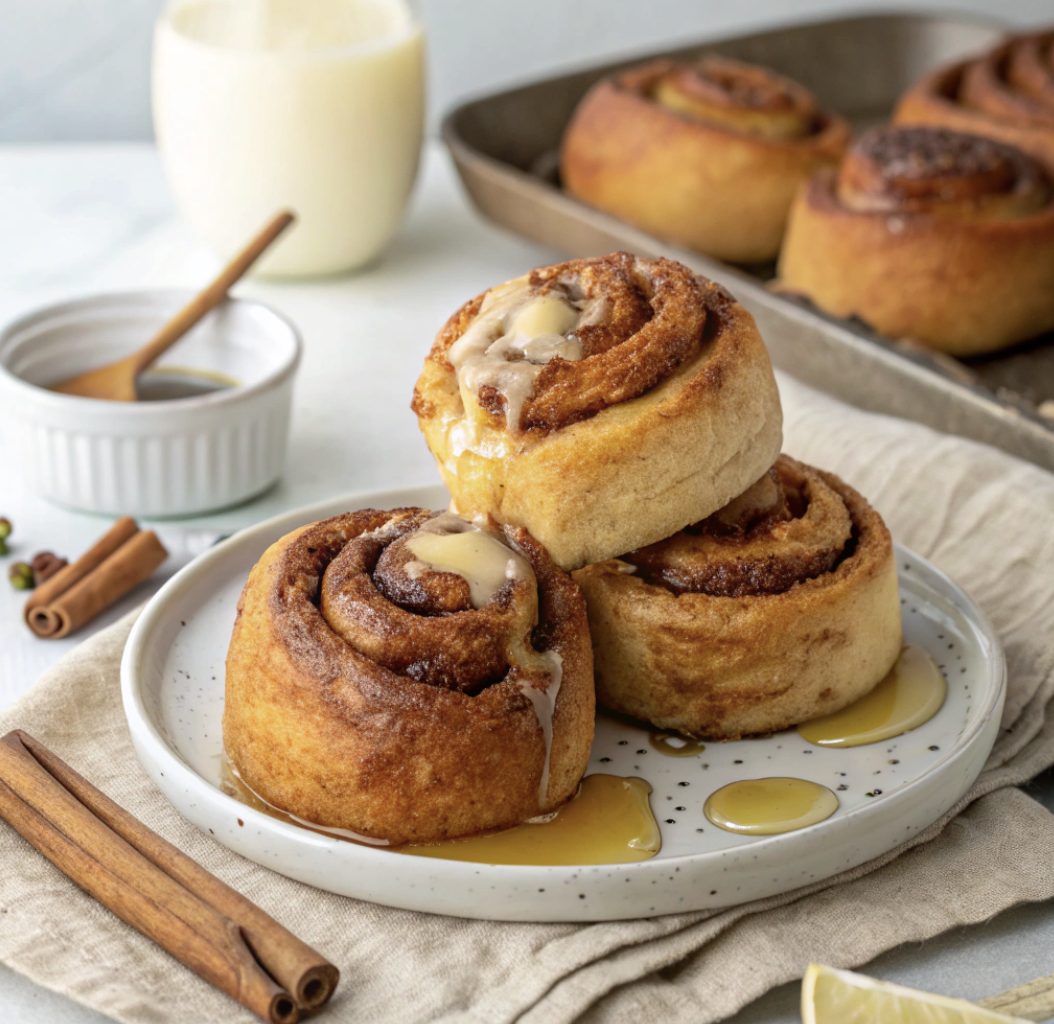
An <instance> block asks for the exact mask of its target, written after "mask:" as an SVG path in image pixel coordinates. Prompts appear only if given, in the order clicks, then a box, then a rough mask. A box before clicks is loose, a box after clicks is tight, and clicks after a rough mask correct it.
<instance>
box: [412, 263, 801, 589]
mask: <svg viewBox="0 0 1054 1024" xmlns="http://www.w3.org/2000/svg"><path fill="white" fill-rule="evenodd" d="M413 409H414V411H415V412H416V413H417V416H418V421H419V423H420V426H421V429H422V431H423V432H424V434H425V438H426V440H427V442H428V446H429V448H430V449H431V450H432V454H433V455H434V456H435V459H436V463H437V465H438V467H439V472H440V473H441V474H442V476H443V479H444V481H445V482H446V484H447V487H448V488H449V489H450V493H451V494H452V495H453V500H454V503H455V506H456V507H457V508H458V509H459V510H461V511H465V512H468V511H472V512H483V513H488V514H490V515H491V516H493V517H494V519H495V520H497V521H498V522H503V523H509V524H512V525H515V526H522V527H524V528H526V529H527V530H529V531H530V532H531V534H533V535H534V536H535V537H536V538H537V539H538V540H539V541H541V543H542V544H544V545H545V547H546V548H547V549H548V551H549V553H550V555H551V556H552V558H553V560H554V561H555V562H556V563H557V564H558V565H560V566H562V567H563V568H565V569H570V568H575V567H577V566H581V565H585V564H586V563H588V562H595V561H598V560H600V559H603V558H610V557H611V556H612V555H616V554H620V553H621V552H623V551H626V550H628V549H630V548H633V547H640V546H642V545H644V544H650V543H651V542H652V541H656V540H659V539H661V538H662V537H666V536H669V535H670V534H671V533H674V532H675V531H677V530H679V529H681V528H682V527H684V526H687V525H688V524H689V523H692V522H696V521H697V520H699V519H701V518H705V517H706V516H708V515H709V514H710V513H711V512H713V511H715V510H716V509H718V508H720V507H721V506H722V505H724V504H726V503H727V502H728V501H729V500H730V499H731V498H732V497H734V496H735V495H736V494H738V493H739V492H740V491H742V490H743V489H744V488H745V487H746V486H747V485H748V484H749V483H750V482H751V481H752V480H754V479H756V478H757V477H758V476H759V475H760V474H761V473H763V472H764V470H765V467H766V466H769V465H771V464H772V460H773V459H774V458H775V457H776V455H777V454H778V453H779V447H780V440H781V427H782V417H781V412H780V405H779V394H778V392H777V390H776V382H775V379H774V377H773V375H772V367H771V365H770V363H769V357H768V352H767V350H766V349H765V344H764V342H763V341H762V340H761V336H760V335H759V334H758V331H757V327H756V326H755V325H754V321H753V318H752V317H751V316H750V314H749V313H747V312H746V310H744V309H743V307H742V306H740V305H739V304H738V303H737V302H736V301H735V300H734V299H733V298H732V297H731V296H730V295H729V294H728V293H727V292H726V291H725V290H724V289H723V288H721V287H720V286H719V285H716V284H714V283H713V282H712V281H709V280H707V279H706V278H703V277H699V276H698V275H696V274H694V273H693V272H692V271H690V270H689V269H688V268H687V267H684V266H682V265H681V264H679V263H675V262H673V261H671V260H665V259H659V260H643V259H638V258H637V257H635V256H631V255H629V254H628V253H615V254H613V255H611V256H605V257H601V258H596V259H584V260H571V261H570V262H568V263H561V264H558V265H556V266H552V267H542V268H540V269H538V270H533V271H531V273H530V274H528V275H526V276H525V277H521V278H517V279H516V280H514V281H509V282H508V283H506V284H503V285H499V286H498V287H497V288H492V289H491V290H490V291H488V292H484V293H483V294H482V295H479V296H477V297H476V298H475V299H472V300H471V301H470V302H467V303H466V304H465V305H464V306H462V307H461V309H459V310H458V311H457V312H456V313H455V314H454V315H453V316H452V317H451V318H450V320H448V321H447V323H446V325H445V326H444V327H443V329H442V330H441V331H440V332H439V335H438V337H437V338H436V341H435V344H434V346H433V348H432V351H431V353H430V354H429V356H428V358H427V359H426V360H425V365H424V370H423V371H422V373H421V376H420V379H419V380H418V382H417V387H416V389H415V391H414V399H413Z"/></svg>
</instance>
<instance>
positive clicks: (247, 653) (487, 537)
mask: <svg viewBox="0 0 1054 1024" xmlns="http://www.w3.org/2000/svg"><path fill="white" fill-rule="evenodd" d="M593 714H594V697H593V659H592V652H591V650H590V643H589V631H588V625H587V622H586V613H585V606H584V603H583V600H582V594H581V592H580V591H579V589H578V587H577V586H576V585H575V584H574V583H573V582H572V581H571V579H570V577H569V576H567V575H566V574H565V573H564V572H562V571H561V570H559V569H558V568H556V567H555V566H554V565H553V563H552V561H551V560H550V558H549V556H548V555H547V554H546V551H545V549H544V548H543V547H542V545H541V544H539V543H538V541H537V540H535V539H534V538H533V537H531V536H530V534H528V533H527V531H526V530H523V529H519V528H516V527H505V529H504V531H496V530H493V529H491V528H490V527H489V526H487V525H486V524H484V523H482V522H478V521H471V522H470V521H468V520H466V519H462V518H461V517H459V516H456V515H453V514H451V513H443V514H438V515H437V514H436V513H434V512H430V511H427V510H424V509H415V508H408V509H396V510H395V511H393V512H382V511H375V510H373V509H367V510H364V511H361V512H352V513H348V514H346V515H340V516H335V517H334V518H332V519H325V520H323V521H321V522H318V523H312V524H311V525H309V526H305V527H303V528H301V529H299V530H296V531H294V532H293V533H290V534H288V535H286V536H285V537H283V538H282V539H281V540H279V541H278V542H277V543H276V544H273V545H272V546H271V547H270V548H269V549H268V550H267V551H266V552H265V554H264V555H263V557H262V558H261V559H260V561H259V562H258V563H257V565H256V567H255V568H254V569H253V570H252V573H251V574H250V576H249V579H248V582H247V583H246V584H245V590H244V592H243V593H242V597H241V601H240V602H239V605H238V618H237V621H236V623H235V626H234V633H233V635H232V637H231V643H230V649H229V652H228V655H227V679H226V706H225V709H224V715H223V739H224V745H225V747H226V751H227V755H228V757H229V759H230V761H231V762H232V764H233V767H234V769H235V770H236V772H237V774H238V776H239V777H240V779H241V781H242V782H243V783H244V784H245V785H246V786H248V787H249V789H251V790H252V791H253V792H254V793H255V794H257V795H258V796H259V797H260V798H262V799H263V800H265V801H266V802H267V803H269V804H271V805H273V806H274V807H277V808H279V809H281V810H282V811H285V812H286V813H287V814H290V815H292V816H294V817H296V818H299V819H301V820H303V821H305V822H306V823H308V824H314V825H319V826H324V827H327V828H336V829H342V830H348V831H350V832H352V833H354V834H355V835H356V836H358V837H360V838H362V839H365V840H367V841H371V842H382V843H390V844H393V845H394V844H398V843H431V842H436V841H439V840H443V839H451V838H455V837H458V836H466V835H471V834H474V833H478V832H484V831H487V830H491V829H500V828H506V827H509V826H512V825H517V824H519V823H521V822H523V821H525V820H527V819H529V818H532V817H535V816H536V815H539V814H545V813H548V812H550V811H553V810H554V809H556V808H557V807H559V806H560V805H561V804H562V803H563V802H564V801H565V800H567V799H569V798H570V797H571V796H572V795H573V794H574V793H575V790H576V789H577V787H578V783H579V780H580V779H581V777H582V775H583V773H584V772H585V768H586V764H587V762H588V758H589V748H590V745H591V743H592V739H593Z"/></svg>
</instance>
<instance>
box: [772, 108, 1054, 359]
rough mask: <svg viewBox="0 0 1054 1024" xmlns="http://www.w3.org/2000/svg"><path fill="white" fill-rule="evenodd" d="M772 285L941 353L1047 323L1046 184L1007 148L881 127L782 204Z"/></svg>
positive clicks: (1049, 203) (1051, 239)
mask: <svg viewBox="0 0 1054 1024" xmlns="http://www.w3.org/2000/svg"><path fill="white" fill-rule="evenodd" d="M778 287H779V288H780V289H781V290H783V291H785V292H790V293H795V294H800V295H804V296H806V297H808V298H809V299H811V300H812V301H813V302H814V303H815V304H816V305H817V306H818V307H819V308H820V309H822V310H824V311H826V312H828V313H830V314H832V315H834V316H840V317H849V316H857V317H859V318H860V319H861V320H863V321H864V322H865V323H867V324H869V325H870V326H871V327H873V328H874V329H875V330H877V331H879V332H880V333H882V334H885V335H887V336H889V337H893V338H912V339H915V340H916V341H919V342H922V343H923V344H925V345H929V346H931V347H932V348H936V349H940V350H943V351H945V352H948V353H951V354H952V355H959V356H969V355H975V354H980V353H984V352H990V351H994V350H996V349H999V348H1002V347H1005V346H1007V345H1010V344H1013V343H1015V342H1018V341H1023V340H1025V339H1026V338H1030V337H1033V336H1035V335H1037V334H1041V333H1042V332H1044V331H1046V330H1049V329H1051V328H1054V186H1052V182H1051V177H1050V174H1049V173H1048V172H1047V171H1046V169H1045V168H1044V167H1043V166H1042V165H1041V164H1039V163H1038V162H1037V161H1035V160H1033V159H1032V158H1031V157H1029V156H1027V155H1026V154H1025V153H1022V152H1021V151H1020V150H1017V149H1014V148H1013V147H1010V146H1006V145H1003V144H1002V143H999V142H995V141H993V140H991V139H986V138H981V137H979V136H976V135H965V134H962V133H959V132H952V131H947V130H945V129H940V128H900V127H893V128H878V129H874V130H873V131H871V132H868V133H867V134H866V135H864V136H862V137H861V138H860V139H859V140H857V142H856V143H855V144H854V145H853V147H852V149H851V150H850V152H849V154H848V155H847V156H846V159H845V161H844V162H843V163H842V165H841V167H840V169H839V170H838V172H837V173H835V172H834V171H829V170H828V171H821V172H819V173H818V174H817V175H816V176H815V177H814V178H813V179H812V181H811V182H809V184H808V185H807V186H806V187H804V188H803V189H802V191H801V192H800V193H799V194H798V197H797V199H796V200H795V204H794V208H793V210H792V211H791V219H790V224H789V226H788V230H787V238H786V240H785V241H784V245H783V251H782V252H781V254H780V261H779V282H778Z"/></svg>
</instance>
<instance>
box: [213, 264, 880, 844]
mask: <svg viewBox="0 0 1054 1024" xmlns="http://www.w3.org/2000/svg"><path fill="white" fill-rule="evenodd" d="M413 408H414V410H415V411H416V413H417V416H418V419H419V422H420V426H421V429H422V430H423V431H424V434H425V438H426V440H427V442H428V444H429V446H430V448H431V449H432V452H433V454H434V455H435V457H436V463H437V465H438V466H439V470H440V472H441V473H442V475H443V479H444V480H445V481H446V483H447V485H448V487H449V489H450V493H451V495H452V496H453V503H452V504H453V509H452V510H450V511H446V512H442V513H437V512H433V511H429V510H425V509H417V508H403V509H395V510H393V511H379V510H375V509H365V510H361V511H351V512H348V513H347V514H344V515H339V516H335V517H333V518H332V519H326V520H324V521H322V522H318V523H311V524H309V525H307V526H304V527H302V528H301V529H299V530H297V531H295V532H293V533H290V534H288V535H287V536H285V537H283V538H282V539H281V540H279V541H278V542H277V543H275V544H273V545H272V546H271V547H270V548H269V549H268V550H267V551H266V552H265V553H264V555H263V557H262V558H261V559H260V561H259V563H258V564H257V565H256V567H255V568H254V569H253V570H252V573H251V574H250V576H249V579H248V582H247V583H246V585H245V589H244V592H243V594H242V598H241V602H240V604H239V609H238V618H237V621H236V624H235V627H234V633H233V636H232V637H231V643H230V649H229V652H228V657H227V681H226V707H225V712H224V719H223V733H224V743H225V746H226V750H227V754H228V757H229V759H230V762H231V765H232V767H233V769H234V771H235V772H236V774H237V776H238V777H239V779H240V780H241V782H242V783H243V784H244V785H245V786H247V787H248V788H249V789H250V790H251V791H253V793H255V794H256V795H257V796H258V797H259V798H260V799H262V800H263V801H265V802H266V803H268V804H270V805H272V806H273V807H275V808H278V809H280V810H281V811H283V812H285V813H286V814H287V815H291V816H292V817H293V818H294V819H299V820H301V821H303V822H305V823H308V824H312V825H316V826H322V827H328V828H335V829H341V830H346V831H347V832H350V833H351V834H352V835H353V836H354V837H357V838H359V839H362V840H364V841H367V842H374V843H382V844H393V845H395V844H405V843H409V844H420V843H435V842H438V841H442V840H447V839H457V838H461V837H467V836H471V835H475V834H479V833H485V832H489V831H493V830H497V829H505V828H509V827H512V826H515V825H517V824H520V823H522V822H524V821H527V820H529V819H532V818H535V817H537V816H538V815H544V814H549V813H551V812H553V811H556V810H558V809H559V808H560V806H561V805H562V804H563V803H565V802H566V801H568V800H569V799H571V798H572V797H573V796H574V795H575V793H576V792H577V789H578V786H579V782H580V781H581V779H582V776H583V774H584V772H585V770H586V766H587V764H588V761H589V751H590V746H591V743H592V739H593V722H594V711H595V703H596V701H597V700H599V702H600V703H601V704H603V705H604V706H606V707H608V708H610V709H612V710H614V711H618V712H623V713H626V714H629V715H633V716H635V717H637V718H640V719H644V720H646V721H649V722H653V723H655V724H656V725H659V726H661V727H662V728H666V729H678V730H680V731H682V732H684V733H687V734H691V735H697V736H707V737H712V738H715V739H731V738H736V737H740V736H746V735H752V734H756V733H763V732H771V731H773V730H777V729H783V728H786V727H787V726H790V725H792V724H796V723H798V722H801V721H802V720H804V719H808V718H812V717H815V716H819V715H823V714H827V713H829V712H832V711H835V710H838V709H839V708H841V707H843V706H845V705H846V704H848V703H849V702H850V701H852V700H854V699H856V698H857V697H859V696H861V695H862V694H864V693H866V692H867V691H868V690H869V689H871V688H872V687H873V686H874V685H875V684H876V683H878V681H879V680H881V679H882V678H883V676H884V675H885V674H886V673H887V672H888V670H889V669H890V667H891V666H892V664H893V662H894V661H895V660H896V658H897V655H898V653H899V651H900V643H901V636H900V604H899V598H898V594H897V579H896V569H895V566H894V562H893V549H892V544H891V541H890V538H889V533H888V531H887V530H886V528H885V526H884V525H883V523H882V520H881V518H880V517H879V516H878V514H877V513H876V512H875V511H874V510H873V509H871V508H870V506H869V505H868V504H867V502H866V501H865V500H864V499H863V498H862V497H861V496H860V495H859V494H857V493H856V492H855V491H854V490H853V489H852V488H851V487H848V486H847V485H846V484H844V483H842V481H840V480H839V479H838V478H837V477H834V476H831V475H830V474H827V473H824V472H822V471H820V470H815V469H812V468H810V467H808V466H804V465H802V464H800V463H797V462H795V461H794V460H793V459H790V458H787V457H785V456H780V455H779V448H780V440H781V426H782V418H781V412H780V405H779V396H778V393H777V390H776V383H775V379H774V377H773V374H772V368H771V366H770V364H769V359H768V355H767V352H766V350H765V346H764V343H763V342H762V340H761V337H760V335H759V334H758V331H757V327H756V326H755V324H754V321H753V319H752V318H751V316H750V314H749V313H747V312H746V311H745V310H744V309H743V308H742V307H741V306H740V305H739V304H738V303H737V302H736V301H735V300H734V299H733V298H732V297H731V296H730V295H729V294H728V293H727V292H726V291H725V290H724V289H723V288H721V287H719V286H718V285H715V284H714V283H713V282H711V281H708V280H707V279H706V278H703V277H700V276H698V275H697V274H694V273H693V272H692V271H690V270H689V269H688V268H686V267H684V266H682V265H680V264H679V263H675V262H672V261H670V260H664V259H658V260H644V259H639V258H637V257H634V256H631V255H628V254H627V253H615V254H613V255H610V256H605V257H601V258H597V259H583V260H572V261H570V262H567V263H561V264H558V265H556V266H552V267H542V268H539V269H537V270H534V271H532V272H531V273H529V274H527V275H525V276H524V277H522V278H517V279H516V280H514V281H510V282H508V283H506V284H503V285H498V286H497V287H494V288H491V289H490V290H489V291H486V292H484V293H483V294H482V295H479V296H477V297H476V298H475V299H472V300H471V301H469V302H467V303H466V304H465V305H464V306H462V307H461V309H459V310H458V311H457V312H456V313H455V314H454V315H453V316H452V317H451V318H450V319H449V320H448V321H447V323H446V325H445V326H444V327H443V328H442V330H441V331H440V332H439V335H438V337H437V338H436V341H435V344H434V346H433V347H432V350H431V353H430V354H429V355H428V357H427V359H426V360H425V364H424V369H423V371H422V373H421V377H420V379H419V381H418V383H417V388H416V390H415V393H414V399H413ZM568 570H575V571H574V572H573V575H569V574H568ZM594 666H595V672H594Z"/></svg>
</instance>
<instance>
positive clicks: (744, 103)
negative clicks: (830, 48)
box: [650, 57, 823, 140]
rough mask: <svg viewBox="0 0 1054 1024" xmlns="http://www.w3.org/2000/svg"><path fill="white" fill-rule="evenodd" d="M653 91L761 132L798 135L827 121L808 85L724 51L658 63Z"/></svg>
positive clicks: (667, 101)
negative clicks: (691, 59)
mask: <svg viewBox="0 0 1054 1024" xmlns="http://www.w3.org/2000/svg"><path fill="white" fill-rule="evenodd" d="M650 95H651V97H652V99H654V100H655V101H656V102H657V103H660V104H662V105H663V106H665V107H669V108H671V109H673V110H677V111H679V112H680V113H683V114H686V115H688V116H689V117H693V118H696V119H698V120H701V121H706V122H708V123H710V124H713V125H718V126H720V127H723V128H726V129H728V130H729V131H733V132H738V133H741V134H744V135H752V136H757V137H759V138H767V139H776V140H785V139H797V138H801V137H802V136H805V135H810V134H812V133H813V132H815V131H816V130H817V129H818V128H819V127H820V126H821V125H822V123H823V115H822V112H821V111H820V109H819V106H818V105H817V103H816V99H815V97H814V96H813V95H812V93H811V92H809V90H808V89H806V88H805V87H804V86H802V85H799V84H798V83H797V82H795V81H792V80H791V79H789V78H786V77H784V76H783V75H778V74H776V72H774V71H769V70H768V69H767V68H762V67H757V66H756V65H753V64H744V63H742V62H740V61H735V60H728V59H726V58H723V57H706V58H704V59H703V60H701V61H699V62H698V63H696V64H668V65H666V67H665V69H664V70H658V69H657V72H656V74H655V78H654V82H653V83H652V85H651V87H650Z"/></svg>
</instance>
